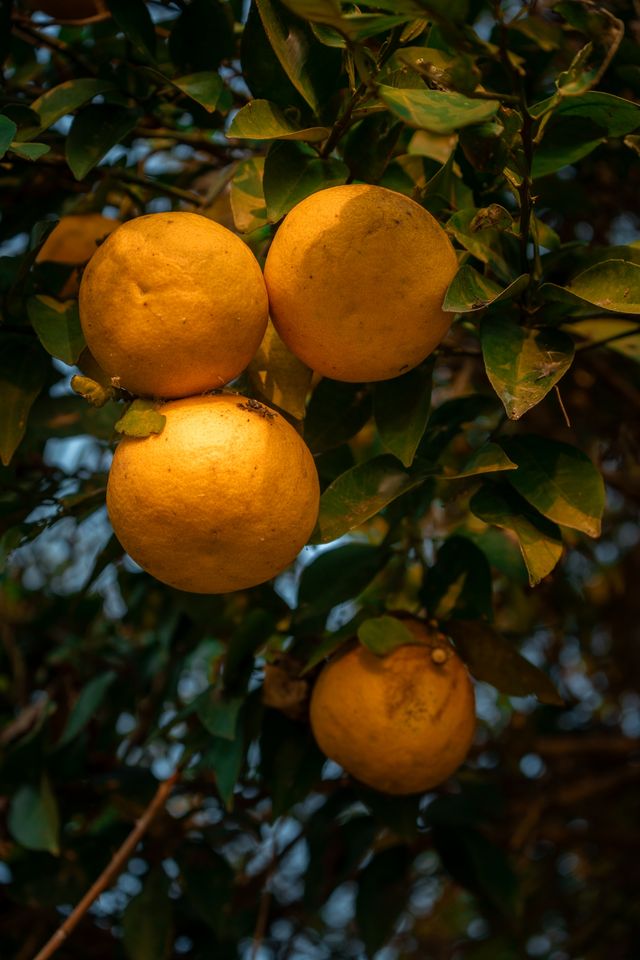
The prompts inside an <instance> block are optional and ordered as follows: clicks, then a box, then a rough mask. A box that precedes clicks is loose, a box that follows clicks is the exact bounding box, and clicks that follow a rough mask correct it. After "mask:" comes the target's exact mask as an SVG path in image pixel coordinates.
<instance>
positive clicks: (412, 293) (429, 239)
mask: <svg viewBox="0 0 640 960" xmlns="http://www.w3.org/2000/svg"><path fill="white" fill-rule="evenodd" d="M456 269H457V260H456V255H455V253H454V250H453V247H452V245H451V243H450V241H449V239H448V237H447V235H446V233H445V232H444V230H443V229H442V227H441V226H440V225H439V223H438V222H437V220H435V219H434V218H433V217H432V216H431V214H430V213H427V211H426V210H424V209H423V208H422V207H421V206H419V205H418V204H417V203H414V201H413V200H410V199H409V198H408V197H405V196H404V195H403V194H401V193H396V192H395V191H392V190H387V189H385V188H383V187H375V186H370V185H368V184H352V185H349V186H343V187H330V188H329V189H328V190H320V191H319V192H318V193H314V194H312V195H311V196H310V197H307V198H306V199H305V200H303V201H302V202H301V203H299V204H298V205H297V206H295V207H294V208H293V210H291V211H290V213H289V214H288V215H287V216H286V217H285V219H284V221H283V223H282V225H281V226H280V228H279V229H278V232H277V234H276V236H275V239H274V241H273V243H272V245H271V248H270V250H269V254H268V256H267V261H266V264H265V282H266V284H267V290H268V293H269V303H270V307H271V318H272V320H273V322H274V324H275V326H276V328H277V330H278V333H279V334H280V336H281V337H282V339H283V340H284V342H285V343H286V344H287V346H288V347H289V349H290V350H291V351H292V352H293V353H295V354H296V356H298V357H300V359H301V360H303V361H304V362H305V363H306V364H307V366H309V367H311V368H312V369H313V370H315V371H317V372H318V373H321V374H322V375H323V376H326V377H332V378H333V379H335V380H348V381H356V382H359V381H371V380H386V379H389V378H391V377H397V376H398V375H400V374H402V373H405V372H406V371H407V370H410V369H411V368H412V367H415V366H416V365H417V364H418V363H420V362H421V361H422V360H424V358H425V357H426V356H427V355H428V354H430V353H431V352H432V350H434V349H435V347H436V346H437V345H438V344H439V343H440V341H441V340H442V338H443V337H444V336H445V334H446V332H447V330H448V328H449V325H450V323H451V320H452V314H450V313H446V312H445V311H443V309H442V301H443V298H444V295H445V292H446V289H447V287H448V285H449V283H450V282H451V280H452V279H453V277H454V274H455V273H456Z"/></svg>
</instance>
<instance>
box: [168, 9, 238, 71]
mask: <svg viewBox="0 0 640 960" xmlns="http://www.w3.org/2000/svg"><path fill="white" fill-rule="evenodd" d="M228 10H229V5H228V4H226V3H225V4H221V3H218V0H192V2H191V3H190V4H189V5H188V6H185V7H184V8H183V10H182V12H181V13H180V16H179V17H178V18H177V20H175V21H174V23H173V27H172V30H171V34H170V36H169V53H170V54H171V59H172V60H173V62H174V63H175V65H176V66H177V67H178V69H179V70H185V71H187V72H189V73H201V72H203V71H209V70H217V69H218V67H219V66H220V62H221V61H222V60H225V59H227V58H229V57H233V55H234V53H235V42H234V38H233V27H232V22H231V17H230V16H228Z"/></svg>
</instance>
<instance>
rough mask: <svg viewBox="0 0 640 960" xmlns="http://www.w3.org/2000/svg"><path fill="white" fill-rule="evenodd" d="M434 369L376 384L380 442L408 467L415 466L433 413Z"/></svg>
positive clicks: (375, 409) (424, 368)
mask: <svg viewBox="0 0 640 960" xmlns="http://www.w3.org/2000/svg"><path fill="white" fill-rule="evenodd" d="M431 372H432V367H431V366H430V365H429V366H423V367H419V368H418V369H416V370H410V371H409V373H405V374H404V375H403V376H402V377H394V379H393V380H383V381H382V382H380V383H377V384H375V386H374V390H373V409H374V416H375V420H376V426H377V428H378V433H379V434H380V439H381V440H382V442H383V444H384V445H385V447H386V448H387V450H388V451H389V452H390V453H392V454H393V455H394V456H396V457H397V458H398V459H399V460H400V461H401V462H402V463H403V464H404V466H405V467H410V466H411V464H412V463H413V458H414V456H415V453H416V450H417V449H418V444H419V443H420V441H421V439H422V436H423V434H424V431H425V429H426V426H427V422H428V420H429V412H430V410H431Z"/></svg>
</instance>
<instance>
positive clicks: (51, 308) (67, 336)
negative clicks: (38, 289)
mask: <svg viewBox="0 0 640 960" xmlns="http://www.w3.org/2000/svg"><path fill="white" fill-rule="evenodd" d="M27 314H28V316H29V320H30V321H31V326H32V327H33V329H34V330H35V331H36V333H37V334H38V339H39V340H40V343H41V344H42V346H43V347H44V348H45V350H46V351H47V352H48V353H50V354H51V356H52V357H57V358H58V360H62V361H63V363H68V364H70V365H72V364H74V363H75V362H76V361H77V359H78V357H79V356H80V354H81V353H82V351H83V349H84V346H85V342H84V335H83V333H82V327H81V326H80V315H79V313H78V303H77V301H76V300H71V301H67V302H66V303H61V302H60V301H59V300H54V299H53V297H45V296H37V297H29V299H28V300H27Z"/></svg>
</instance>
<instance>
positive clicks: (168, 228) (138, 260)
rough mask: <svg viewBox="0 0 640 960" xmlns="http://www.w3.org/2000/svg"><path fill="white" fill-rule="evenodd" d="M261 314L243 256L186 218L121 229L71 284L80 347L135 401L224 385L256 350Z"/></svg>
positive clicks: (212, 226)
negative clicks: (76, 287) (76, 289)
mask: <svg viewBox="0 0 640 960" xmlns="http://www.w3.org/2000/svg"><path fill="white" fill-rule="evenodd" d="M267 314H268V303H267V294H266V290H265V286H264V280H263V278H262V272H261V270H260V267H259V265H258V261H257V260H256V259H255V257H254V256H253V254H252V253H251V251H250V250H249V248H248V247H247V246H246V245H245V244H244V243H243V242H242V240H240V238H239V237H237V236H236V235H235V234H233V233H231V231H230V230H227V229H226V227H223V226H221V225H220V224H218V223H215V222H214V221H213V220H209V219H207V218H206V217H202V216H199V215H198V214H195V213H152V214H148V215H147V216H144V217H138V218H137V219H135V220H129V221H127V222H126V223H124V224H122V226H121V227H119V228H118V230H116V231H114V233H112V234H111V235H110V236H109V238H108V239H107V240H106V241H105V242H104V243H103V244H102V246H101V247H100V248H99V249H98V250H97V252H96V253H95V254H94V256H93V257H92V258H91V260H90V261H89V263H88V265H87V267H86V269H85V272H84V274H83V277H82V283H81V285H80V320H81V323H82V329H83V331H84V335H85V338H86V341H87V345H88V347H89V349H90V350H91V352H92V354H93V355H94V357H95V358H96V360H97V361H98V363H99V364H100V366H101V367H102V368H103V369H104V370H105V371H106V373H107V374H108V375H109V376H110V377H112V378H114V381H115V382H116V383H117V385H118V386H121V387H124V388H125V389H126V390H129V391H130V392H131V393H133V394H139V395H142V396H155V397H166V398H174V397H186V396H191V395H193V394H197V393H203V392H204V391H206V390H210V389H214V388H217V387H221V386H223V385H224V384H225V383H228V382H229V381H230V380H232V379H233V378H234V377H237V375H238V374H239V373H240V372H241V371H242V370H243V369H244V368H245V367H246V366H247V364H248V363H249V361H250V360H251V358H252V357H253V355H254V353H255V352H256V350H257V349H258V346H259V344H260V341H261V340H262V336H263V334H264V331H265V329H266V325H267Z"/></svg>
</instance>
